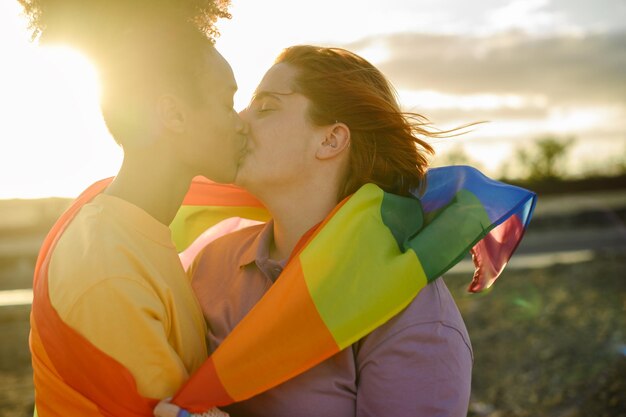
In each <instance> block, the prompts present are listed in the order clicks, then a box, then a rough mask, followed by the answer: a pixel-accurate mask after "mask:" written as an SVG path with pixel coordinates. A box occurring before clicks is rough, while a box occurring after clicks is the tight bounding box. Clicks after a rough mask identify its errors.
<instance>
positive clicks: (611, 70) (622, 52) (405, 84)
mask: <svg viewBox="0 0 626 417" xmlns="http://www.w3.org/2000/svg"><path fill="white" fill-rule="evenodd" d="M381 42H382V43H384V44H385V45H386V46H387V48H388V49H389V51H390V52H389V56H388V59H387V60H386V61H385V62H379V63H378V64H377V65H378V67H379V68H380V69H381V70H382V71H383V72H384V73H385V74H386V75H387V76H388V77H389V78H390V79H391V80H392V82H393V83H394V85H395V86H396V88H398V89H405V90H431V91H433V90H434V91H439V92H442V93H446V94H456V95H471V94H513V95H522V96H545V97H546V98H547V100H548V103H549V105H586V106H588V105H611V104H619V105H623V104H624V103H626V84H625V83H626V81H625V80H626V48H624V45H626V32H612V33H605V34H588V35H586V36H564V35H559V36H556V35H555V36H550V37H532V36H529V35H526V34H523V33H520V32H509V33H506V34H497V35H492V36H489V37H483V38H479V37H467V36H459V35H432V34H420V33H404V34H394V35H389V36H385V37H382V38H381V37H377V38H370V39H364V40H361V41H359V42H354V43H352V44H349V45H347V46H346V47H347V48H348V49H351V50H355V51H357V52H358V51H360V50H365V49H367V47H368V46H370V45H372V44H377V45H380V44H381Z"/></svg>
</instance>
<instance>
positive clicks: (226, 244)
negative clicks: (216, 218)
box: [195, 224, 265, 267]
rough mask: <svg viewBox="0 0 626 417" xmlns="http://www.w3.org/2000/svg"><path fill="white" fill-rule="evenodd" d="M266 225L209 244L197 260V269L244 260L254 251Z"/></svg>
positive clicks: (243, 230) (253, 227) (244, 230)
mask: <svg viewBox="0 0 626 417" xmlns="http://www.w3.org/2000/svg"><path fill="white" fill-rule="evenodd" d="M263 227H265V224H258V225H254V226H250V227H246V228H244V229H241V230H238V231H236V232H233V233H229V234H227V235H225V236H222V237H220V238H219V239H216V240H214V241H213V242H211V243H209V244H208V245H207V246H206V248H204V249H203V250H202V251H201V252H200V254H199V255H198V257H197V258H196V262H195V264H196V265H195V267H199V266H200V265H202V264H204V263H207V262H212V261H213V260H216V259H217V260H219V261H220V264H224V263H226V262H234V263H233V264H232V265H235V264H236V262H237V261H239V260H241V259H242V258H244V257H245V256H246V255H247V254H248V253H249V252H250V250H252V249H254V248H253V247H254V246H255V241H256V239H257V237H258V236H259V234H260V233H261V231H262V230H263Z"/></svg>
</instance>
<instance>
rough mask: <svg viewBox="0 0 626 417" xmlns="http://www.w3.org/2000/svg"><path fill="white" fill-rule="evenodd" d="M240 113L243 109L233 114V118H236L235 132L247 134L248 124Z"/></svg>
mask: <svg viewBox="0 0 626 417" xmlns="http://www.w3.org/2000/svg"><path fill="white" fill-rule="evenodd" d="M242 113H243V111H241V112H239V113H238V114H236V115H235V118H236V119H237V120H236V122H235V123H236V125H235V129H236V130H237V133H240V134H242V135H247V134H248V131H249V125H248V122H247V121H246V120H245V119H244V118H243V117H242Z"/></svg>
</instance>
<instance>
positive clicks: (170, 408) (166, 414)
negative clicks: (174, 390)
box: [154, 398, 181, 417]
mask: <svg viewBox="0 0 626 417" xmlns="http://www.w3.org/2000/svg"><path fill="white" fill-rule="evenodd" d="M170 400H171V398H166V399H164V400H162V401H160V402H159V403H158V404H157V405H156V407H154V417H178V412H179V411H181V408H180V407H179V406H177V405H176V404H172V403H171V402H170Z"/></svg>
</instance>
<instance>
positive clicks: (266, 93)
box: [250, 91, 295, 101]
mask: <svg viewBox="0 0 626 417" xmlns="http://www.w3.org/2000/svg"><path fill="white" fill-rule="evenodd" d="M291 94H295V91H292V92H290V93H279V92H277V91H258V92H255V93H254V94H252V100H250V101H255V100H260V99H262V98H264V97H273V98H277V99H279V100H280V98H281V97H282V96H289V95H291Z"/></svg>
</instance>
